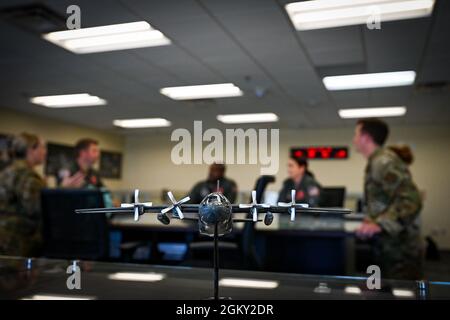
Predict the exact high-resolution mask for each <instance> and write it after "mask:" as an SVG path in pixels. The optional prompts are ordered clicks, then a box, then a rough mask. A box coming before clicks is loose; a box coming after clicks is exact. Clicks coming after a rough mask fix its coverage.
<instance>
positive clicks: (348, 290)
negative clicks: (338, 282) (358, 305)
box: [345, 286, 361, 294]
mask: <svg viewBox="0 0 450 320" xmlns="http://www.w3.org/2000/svg"><path fill="white" fill-rule="evenodd" d="M345 293H347V294H361V289H360V288H359V287H357V286H346V287H345Z"/></svg>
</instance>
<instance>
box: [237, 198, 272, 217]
mask: <svg viewBox="0 0 450 320" xmlns="http://www.w3.org/2000/svg"><path fill="white" fill-rule="evenodd" d="M239 208H251V209H252V210H251V211H252V214H253V221H254V222H257V221H258V208H270V205H269V204H265V203H257V202H256V191H255V190H253V191H252V203H250V204H240V205H239Z"/></svg>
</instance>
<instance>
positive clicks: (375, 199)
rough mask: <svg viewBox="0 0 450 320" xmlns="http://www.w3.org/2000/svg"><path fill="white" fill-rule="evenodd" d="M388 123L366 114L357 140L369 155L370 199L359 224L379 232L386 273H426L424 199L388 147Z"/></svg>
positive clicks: (363, 232) (368, 234)
mask: <svg viewBox="0 0 450 320" xmlns="http://www.w3.org/2000/svg"><path fill="white" fill-rule="evenodd" d="M388 133H389V129H388V126H387V125H386V124H385V123H384V122H382V121H381V120H378V119H365V120H360V121H359V122H358V123H357V125H356V129H355V136H354V138H353V143H354V145H355V147H356V150H357V151H358V152H360V153H361V154H363V156H364V157H365V158H367V160H368V163H367V167H366V170H365V179H364V199H365V211H366V212H367V218H366V219H365V220H364V222H363V223H362V225H361V227H360V228H359V229H358V230H357V235H358V236H359V237H361V238H364V239H368V238H373V241H374V252H375V258H376V261H377V263H378V265H379V266H380V269H381V273H382V275H383V277H385V278H393V279H416V280H417V279H420V278H421V277H422V276H423V275H422V256H423V253H422V245H421V238H420V228H419V224H418V218H419V213H420V210H421V208H422V200H421V197H420V193H419V190H418V188H417V186H416V185H415V184H414V182H413V180H412V177H411V173H410V171H409V170H408V165H407V163H406V162H405V161H403V160H402V158H400V157H399V155H398V153H396V152H395V151H393V150H392V149H390V148H383V147H382V146H383V145H384V142H385V141H386V139H387V136H388Z"/></svg>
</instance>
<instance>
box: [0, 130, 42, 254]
mask: <svg viewBox="0 0 450 320" xmlns="http://www.w3.org/2000/svg"><path fill="white" fill-rule="evenodd" d="M12 153H13V157H14V161H13V162H12V164H11V165H9V166H8V167H7V168H5V169H4V170H3V171H2V172H1V173H0V255H11V256H36V255H39V251H40V247H41V243H42V236H41V206H40V197H41V190H42V189H43V188H45V186H46V183H45V181H44V179H43V178H42V177H41V176H40V175H39V174H38V173H37V172H36V171H35V170H34V167H35V166H37V165H40V164H42V163H43V162H44V161H45V158H46V154H47V150H46V146H45V143H44V142H43V141H42V140H41V139H40V138H39V137H37V136H35V135H32V134H27V133H23V134H21V135H19V136H17V137H16V138H15V139H14V141H13V143H12Z"/></svg>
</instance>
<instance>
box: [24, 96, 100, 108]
mask: <svg viewBox="0 0 450 320" xmlns="http://www.w3.org/2000/svg"><path fill="white" fill-rule="evenodd" d="M30 102H31V103H34V104H39V105H42V106H44V107H48V108H70V107H89V106H98V105H104V104H106V100H103V99H101V98H99V97H97V96H91V95H90V94H89V93H78V94H62V95H56V96H41V97H33V98H31V99H30Z"/></svg>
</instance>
